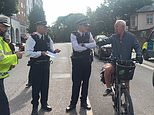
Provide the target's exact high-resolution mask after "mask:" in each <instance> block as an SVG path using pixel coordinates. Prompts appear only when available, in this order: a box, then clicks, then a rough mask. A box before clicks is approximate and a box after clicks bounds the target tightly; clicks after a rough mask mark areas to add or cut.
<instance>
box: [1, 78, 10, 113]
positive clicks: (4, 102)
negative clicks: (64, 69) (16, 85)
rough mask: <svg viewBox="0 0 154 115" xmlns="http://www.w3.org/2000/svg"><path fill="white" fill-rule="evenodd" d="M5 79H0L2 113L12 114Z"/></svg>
mask: <svg viewBox="0 0 154 115" xmlns="http://www.w3.org/2000/svg"><path fill="white" fill-rule="evenodd" d="M3 81H4V79H0V115H10V108H9V102H8V99H7V96H6V93H5V89H4V83H3Z"/></svg>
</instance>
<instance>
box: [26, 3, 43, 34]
mask: <svg viewBox="0 0 154 115" xmlns="http://www.w3.org/2000/svg"><path fill="white" fill-rule="evenodd" d="M28 19H29V32H30V33H32V32H34V31H35V30H36V22H37V21H44V20H46V19H45V14H44V11H43V8H40V7H39V6H37V5H35V6H34V7H33V9H32V11H31V12H30V14H29V17H28Z"/></svg>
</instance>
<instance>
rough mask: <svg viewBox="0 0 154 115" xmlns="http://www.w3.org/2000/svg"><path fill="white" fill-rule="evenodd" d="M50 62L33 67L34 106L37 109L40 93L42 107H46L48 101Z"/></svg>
mask: <svg viewBox="0 0 154 115" xmlns="http://www.w3.org/2000/svg"><path fill="white" fill-rule="evenodd" d="M49 73H50V62H46V63H40V64H33V65H32V66H31V75H32V104H33V107H34V106H35V107H37V106H38V104H39V102H38V100H39V97H40V96H39V93H41V105H42V106H46V105H47V101H48V88H49Z"/></svg>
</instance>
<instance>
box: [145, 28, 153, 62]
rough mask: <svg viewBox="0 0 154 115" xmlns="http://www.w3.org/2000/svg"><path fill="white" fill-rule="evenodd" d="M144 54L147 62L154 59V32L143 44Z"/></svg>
mask: <svg viewBox="0 0 154 115" xmlns="http://www.w3.org/2000/svg"><path fill="white" fill-rule="evenodd" d="M142 54H143V57H144V59H145V60H148V59H149V58H152V57H154V30H153V31H152V32H151V33H150V36H149V37H148V38H147V39H146V41H145V42H144V43H143V46H142Z"/></svg>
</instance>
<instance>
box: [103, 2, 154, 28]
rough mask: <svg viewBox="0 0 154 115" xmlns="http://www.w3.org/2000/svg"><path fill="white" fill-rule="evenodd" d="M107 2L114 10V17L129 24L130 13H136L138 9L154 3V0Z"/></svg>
mask: <svg viewBox="0 0 154 115" xmlns="http://www.w3.org/2000/svg"><path fill="white" fill-rule="evenodd" d="M106 2H107V4H108V6H109V7H110V9H111V10H112V11H113V13H112V15H113V17H114V18H115V19H116V18H120V19H123V20H125V21H127V22H128V23H127V24H128V25H129V19H130V15H132V14H133V13H135V12H136V10H137V9H140V8H141V7H143V6H145V5H150V4H152V0H106Z"/></svg>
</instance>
